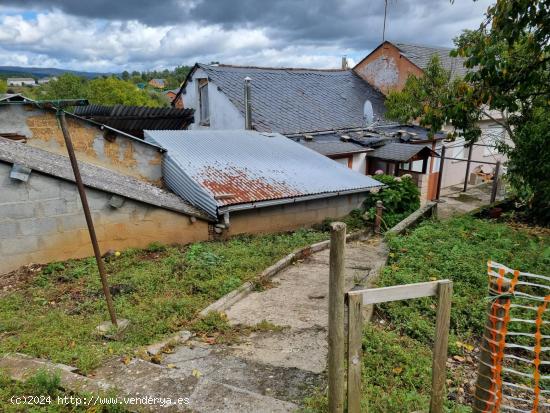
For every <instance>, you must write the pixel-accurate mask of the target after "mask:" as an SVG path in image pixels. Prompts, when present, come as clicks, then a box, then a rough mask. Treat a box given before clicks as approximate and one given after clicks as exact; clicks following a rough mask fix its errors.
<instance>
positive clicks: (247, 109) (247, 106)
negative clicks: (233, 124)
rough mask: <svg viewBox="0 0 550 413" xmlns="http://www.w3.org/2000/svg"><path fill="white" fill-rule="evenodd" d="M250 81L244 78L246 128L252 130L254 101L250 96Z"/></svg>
mask: <svg viewBox="0 0 550 413" xmlns="http://www.w3.org/2000/svg"><path fill="white" fill-rule="evenodd" d="M251 80H252V79H250V78H249V77H248V76H247V77H245V78H244V128H245V129H247V130H252V101H251V96H250V81H251Z"/></svg>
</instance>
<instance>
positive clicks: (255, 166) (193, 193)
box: [145, 130, 382, 216]
mask: <svg viewBox="0 0 550 413" xmlns="http://www.w3.org/2000/svg"><path fill="white" fill-rule="evenodd" d="M145 138H146V140H147V141H152V142H154V143H157V144H158V145H160V146H162V147H164V148H165V149H166V151H167V152H166V154H165V158H164V164H163V170H164V180H165V182H166V184H167V185H168V187H169V188H171V189H172V190H173V191H174V192H176V193H177V194H178V195H180V196H182V197H183V198H184V199H187V200H188V201H190V202H191V203H193V204H194V205H196V206H199V207H201V208H202V209H204V210H205V211H207V212H208V213H209V214H210V215H212V216H216V215H217V214H218V212H219V208H222V207H227V206H231V205H239V204H251V203H260V202H262V201H269V200H283V199H288V202H294V201H295V198H300V197H305V196H308V195H317V194H326V197H329V196H334V195H335V193H338V192H348V191H351V192H366V191H368V189H369V188H373V187H378V186H381V185H382V184H381V183H379V182H378V181H375V180H374V179H372V178H370V177H367V176H365V175H362V174H359V173H357V172H354V171H352V170H350V169H348V168H346V167H345V166H343V165H340V164H338V163H337V162H334V161H332V160H330V159H328V158H326V157H324V156H323V155H320V154H318V153H317V152H315V151H313V150H310V149H308V148H305V147H303V146H302V145H300V144H298V143H296V142H294V141H292V140H290V139H288V138H286V137H284V136H282V135H280V134H277V133H260V132H255V131H245V130H230V131H229V130H228V131H224V130H189V131H145ZM321 197H322V196H321ZM298 200H299V199H298ZM251 207H252V206H251Z"/></svg>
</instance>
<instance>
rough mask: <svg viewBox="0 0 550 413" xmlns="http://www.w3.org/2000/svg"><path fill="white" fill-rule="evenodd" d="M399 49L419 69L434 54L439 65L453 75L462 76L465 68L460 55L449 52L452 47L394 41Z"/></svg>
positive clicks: (424, 65)
mask: <svg viewBox="0 0 550 413" xmlns="http://www.w3.org/2000/svg"><path fill="white" fill-rule="evenodd" d="M394 44H395V46H396V47H397V48H398V49H399V50H400V51H401V54H402V55H403V56H405V57H406V58H407V59H409V60H410V61H411V62H413V63H414V64H415V65H416V66H418V67H419V68H420V69H422V70H424V69H426V67H428V63H430V59H431V58H432V56H433V55H434V54H436V55H438V56H439V60H440V61H441V65H442V66H443V67H444V68H445V69H447V70H448V71H450V72H451V75H452V76H453V77H463V76H464V75H465V74H466V72H467V69H466V68H465V67H464V59H463V58H461V57H451V56H450V55H449V53H450V52H451V50H452V49H450V48H447V47H432V46H420V45H414V44H406V43H394Z"/></svg>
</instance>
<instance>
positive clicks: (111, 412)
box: [0, 370, 127, 413]
mask: <svg viewBox="0 0 550 413" xmlns="http://www.w3.org/2000/svg"><path fill="white" fill-rule="evenodd" d="M29 396H32V400H29V399H28V398H29ZM71 396H72V397H75V398H76V397H79V398H81V399H82V398H85V397H94V396H93V395H91V394H74V393H71V392H67V391H65V390H63V389H62V388H61V380H60V377H59V375H58V374H55V373H52V372H48V371H45V370H40V371H38V372H37V373H36V374H35V375H33V376H31V377H29V378H28V379H27V380H26V381H24V382H16V381H14V380H11V379H10V378H9V377H8V376H6V375H5V374H3V373H2V371H0V411H2V412H5V413H27V412H33V413H42V412H43V413H87V412H91V411H92V410H91V409H93V412H96V413H126V412H127V410H126V409H125V408H123V406H122V405H121V404H111V405H107V404H106V405H96V406H93V407H89V406H77V405H76V404H75V403H73V404H67V403H63V402H59V399H58V398H64V397H68V398H69V397H71ZM102 396H105V397H109V398H113V397H116V396H115V395H114V394H105V395H102ZM17 398H19V403H16V402H15V400H16V399H17ZM22 398H26V399H25V400H27V401H29V402H30V401H32V403H22V402H21V401H22V400H23V399H22ZM12 400H13V401H14V402H13V403H12Z"/></svg>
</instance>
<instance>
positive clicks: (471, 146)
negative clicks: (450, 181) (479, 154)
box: [462, 143, 474, 192]
mask: <svg viewBox="0 0 550 413" xmlns="http://www.w3.org/2000/svg"><path fill="white" fill-rule="evenodd" d="M473 149H474V144H473V143H472V144H470V148H469V149H468V161H467V163H466V175H464V189H463V190H462V192H466V190H467V189H468V175H470V163H471V161H472V152H473Z"/></svg>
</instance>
